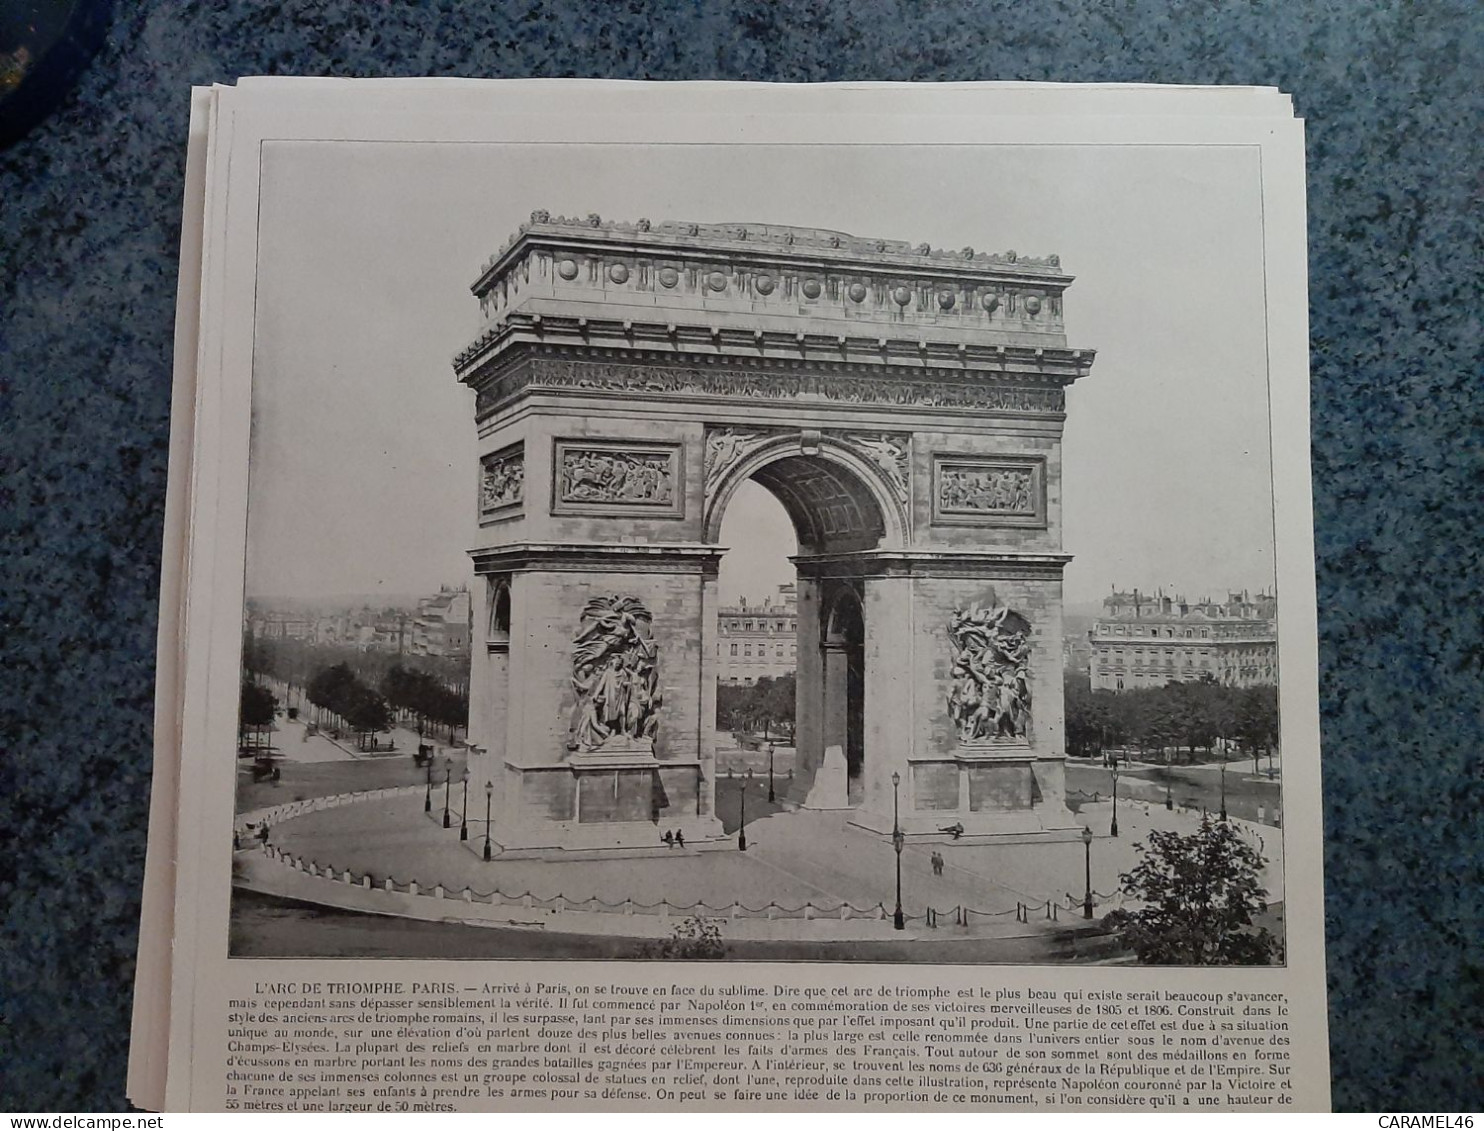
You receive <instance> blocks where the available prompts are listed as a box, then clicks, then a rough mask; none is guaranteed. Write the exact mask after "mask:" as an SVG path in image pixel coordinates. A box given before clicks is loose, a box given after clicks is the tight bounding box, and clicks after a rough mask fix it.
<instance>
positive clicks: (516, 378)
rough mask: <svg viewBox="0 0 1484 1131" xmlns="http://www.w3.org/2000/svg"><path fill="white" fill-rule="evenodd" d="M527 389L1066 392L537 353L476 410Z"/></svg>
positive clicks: (952, 395) (1013, 405)
mask: <svg viewBox="0 0 1484 1131" xmlns="http://www.w3.org/2000/svg"><path fill="white" fill-rule="evenodd" d="M528 389H550V390H556V391H561V390H572V391H576V392H604V393H622V394H633V395H639V396H645V395H649V396H708V397H725V398H728V399H741V400H767V401H776V400H801V401H824V402H836V403H843V404H861V405H895V406H908V405H914V406H920V407H925V408H952V409H976V410H978V411H981V412H1007V413H1061V412H1065V411H1066V393H1065V390H1063V389H1062V388H1060V387H1059V386H1051V387H1047V386H1023V385H1009V384H1001V383H999V382H996V381H982V380H981V381H973V382H971V381H944V380H933V379H917V378H913V379H901V378H891V377H876V376H869V377H866V376H862V377H851V376H846V375H844V374H841V373H833V372H828V371H813V370H802V371H792V372H790V371H778V370H759V371H756V372H752V371H748V370H738V369H712V368H706V369H698V368H692V367H682V366H676V367H670V366H658V365H624V364H612V363H607V362H578V361H568V360H564V359H563V360H556V359H545V358H542V359H538V360H535V361H532V362H530V363H529V364H526V365H523V366H521V367H519V368H518V369H516V370H515V371H513V372H511V373H509V374H507V375H506V376H505V377H503V378H502V379H501V380H500V381H499V382H498V383H497V384H494V385H492V386H489V387H487V388H485V389H483V390H481V391H480V393H479V400H478V405H477V412H478V414H479V415H480V416H484V415H487V414H488V413H490V412H493V411H494V410H495V408H496V407H497V406H498V405H500V404H501V403H503V402H504V401H505V400H507V399H509V398H510V397H513V396H515V395H517V394H519V393H521V392H524V391H525V390H528Z"/></svg>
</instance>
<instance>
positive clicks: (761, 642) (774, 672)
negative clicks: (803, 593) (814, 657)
mask: <svg viewBox="0 0 1484 1131" xmlns="http://www.w3.org/2000/svg"><path fill="white" fill-rule="evenodd" d="M798 612H799V609H798V592H797V589H796V587H795V586H794V585H793V584H791V583H790V584H785V585H780V586H779V587H778V591H777V592H776V593H772V594H769V595H767V596H765V597H763V598H762V599H761V600H754V599H749V598H747V597H742V598H739V600H738V603H737V604H736V605H732V606H728V607H725V608H723V609H721V610H720V611H719V612H718V614H717V621H718V627H719V629H720V637H719V639H718V641H717V645H716V648H717V655H718V657H719V659H720V661H721V662H720V664H719V667H718V672H717V679H718V681H719V682H721V683H730V684H747V685H750V684H754V683H756V682H757V681H758V680H759V679H760V678H762V677H764V676H767V677H770V678H777V677H778V676H781V675H792V674H793V671H794V667H795V665H796V663H797V658H798V645H797V644H796V643H795V641H796V639H797V637H796V634H795V629H796V628H797V627H798Z"/></svg>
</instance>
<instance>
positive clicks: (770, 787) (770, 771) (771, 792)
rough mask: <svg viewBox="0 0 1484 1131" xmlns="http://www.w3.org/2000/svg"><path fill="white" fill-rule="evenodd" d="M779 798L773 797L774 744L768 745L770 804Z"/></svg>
mask: <svg viewBox="0 0 1484 1131" xmlns="http://www.w3.org/2000/svg"><path fill="white" fill-rule="evenodd" d="M776 800H777V798H775V797H774V796H773V744H772V743H771V742H770V743H768V804H769V805H772V804H773V802H774V801H776Z"/></svg>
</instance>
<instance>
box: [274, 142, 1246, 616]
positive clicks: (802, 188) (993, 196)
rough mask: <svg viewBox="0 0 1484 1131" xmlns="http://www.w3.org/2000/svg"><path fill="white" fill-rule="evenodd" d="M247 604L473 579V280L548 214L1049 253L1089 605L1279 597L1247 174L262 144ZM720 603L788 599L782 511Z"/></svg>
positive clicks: (1187, 159) (1146, 150) (1137, 164)
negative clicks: (1063, 334)
mask: <svg viewBox="0 0 1484 1131" xmlns="http://www.w3.org/2000/svg"><path fill="white" fill-rule="evenodd" d="M262 186H263V188H262V200H261V210H260V216H261V230H260V231H261V234H260V243H259V279H258V314H257V325H256V338H255V353H254V391H253V438H252V467H251V478H250V488H249V517H248V537H249V543H248V571H247V593H248V596H249V597H258V598H263V599H282V598H291V599H295V600H299V601H332V600H336V599H340V598H346V597H357V598H361V597H374V596H376V595H384V596H387V597H389V598H391V597H403V596H406V595H409V594H418V593H425V592H430V591H436V590H437V588H438V587H439V586H440V585H442V584H455V583H460V582H465V581H467V580H468V578H469V576H470V566H469V560H468V557H467V555H466V554H465V550H466V549H467V548H468V546H469V543H470V540H471V538H473V537H474V531H473V525H472V523H471V521H470V516H471V515H472V514H473V513H474V486H475V476H474V474H473V473H472V470H471V469H472V468H473V466H474V462H475V454H474V452H475V435H474V425H473V404H472V394H470V393H469V392H468V391H467V390H465V389H464V388H463V387H462V386H460V385H459V384H458V382H457V381H456V380H455V379H454V376H453V371H452V367H451V363H450V359H451V357H452V355H453V354H454V353H455V352H456V351H457V350H459V349H460V348H462V347H463V346H464V345H466V344H467V343H468V342H469V341H470V340H471V339H472V337H473V335H474V333H475V331H476V329H477V324H478V318H479V311H478V305H477V303H476V301H475V299H474V298H473V296H472V295H471V294H470V292H469V285H470V284H471V283H472V282H473V280H474V279H475V277H476V276H477V275H478V273H479V271H480V269H481V267H482V265H483V263H484V262H485V260H486V259H488V257H489V256H490V255H491V254H492V253H493V252H494V251H495V250H496V249H497V248H498V247H499V246H500V245H501V244H502V243H503V242H504V241H505V240H506V238H507V237H508V236H510V235H511V234H512V233H513V232H514V231H515V230H516V228H517V227H518V226H519V225H520V223H521V222H522V221H524V220H526V219H527V218H529V216H530V213H531V211H532V210H533V209H536V208H544V209H548V210H549V211H550V212H552V213H553V214H558V215H560V214H565V215H586V214H588V213H590V212H597V213H599V214H601V215H603V216H605V217H613V218H617V219H628V220H632V219H637V218H639V217H641V216H642V217H648V218H650V219H652V220H655V221H659V220H664V219H675V220H697V221H703V222H719V221H742V222H749V223H776V224H793V225H799V226H806V227H820V228H830V229H836V230H842V231H847V232H851V233H852V234H855V235H859V236H868V237H880V238H885V239H901V240H907V241H909V242H911V243H913V244H916V243H920V242H928V243H931V244H932V245H933V246H934V247H948V248H959V247H963V246H965V245H968V246H972V247H975V248H979V249H981V250H986V251H993V250H1005V249H1010V248H1014V249H1016V250H1017V251H1019V252H1021V253H1022V254H1027V255H1036V256H1040V255H1046V254H1050V253H1057V254H1059V255H1060V256H1061V257H1062V264H1063V268H1064V269H1065V270H1066V271H1068V272H1069V273H1071V274H1073V275H1075V276H1076V277H1077V279H1076V282H1075V283H1074V284H1073V285H1072V287H1071V289H1070V290H1069V292H1068V295H1067V300H1066V322H1067V331H1068V340H1069V344H1070V345H1071V346H1073V347H1090V348H1095V349H1097V351H1098V358H1097V361H1096V363H1095V364H1094V366H1093V368H1092V374H1091V376H1090V377H1089V378H1087V379H1086V380H1084V381H1081V382H1079V383H1078V384H1077V385H1075V386H1074V387H1073V388H1072V389H1071V390H1070V391H1069V394H1068V419H1067V425H1066V433H1065V440H1064V447H1063V461H1064V482H1063V499H1064V516H1063V542H1064V546H1065V549H1066V550H1067V552H1068V553H1071V554H1073V555H1074V560H1073V562H1072V564H1071V565H1070V566H1069V567H1068V569H1067V574H1066V588H1065V598H1066V601H1067V602H1068V604H1069V605H1079V604H1085V603H1088V602H1092V601H1095V600H1097V599H1099V598H1100V597H1102V596H1103V595H1105V594H1106V593H1107V592H1108V591H1109V589H1110V588H1111V587H1114V586H1117V587H1118V588H1127V589H1131V588H1133V587H1135V586H1138V587H1140V588H1143V589H1146V590H1152V589H1155V588H1157V587H1159V586H1164V587H1166V588H1168V589H1173V590H1176V591H1179V592H1183V593H1185V594H1186V595H1188V596H1190V597H1192V598H1194V597H1198V596H1203V595H1206V594H1208V593H1209V594H1213V595H1214V594H1220V593H1223V592H1224V591H1225V590H1226V589H1227V588H1231V589H1242V588H1248V589H1258V588H1262V587H1267V586H1271V585H1272V583H1273V548H1272V539H1273V534H1272V529H1273V526H1272V502H1271V483H1270V458H1269V447H1268V419H1267V413H1268V404H1267V386H1266V382H1267V372H1266V353H1265V343H1264V308H1263V301H1264V299H1263V285H1262V284H1263V280H1262V259H1261V254H1262V252H1261V208H1260V199H1259V195H1258V190H1259V183H1258V165H1257V158H1256V154H1255V152H1254V151H1252V150H1249V149H1241V148H1236V147H1231V148H1215V147H1201V148H1195V147H1152V146H1108V147H1087V146H1082V147H1069V146H1036V147H1005V146H996V147H988V146H986V147H982V148H976V147H964V146H958V147H952V148H949V147H893V148H891V149H883V148H863V147H843V146H842V147H831V146H811V147H807V148H803V147H793V148H789V147H781V146H778V147H773V146H755V147H748V148H747V149H746V150H745V151H744V150H742V149H739V148H738V147H732V146H693V145H671V146H632V147H631V146H616V145H615V146H587V147H583V146H575V145H550V146H530V145H396V144H388V143H346V142H337V143H293V144H285V143H278V144H270V145H268V146H266V147H265V151H264V161H263V180H262ZM722 536H723V541H724V542H725V543H726V544H728V545H730V546H732V547H733V549H732V550H731V552H730V553H729V554H728V556H727V559H726V561H725V563H724V570H723V575H722V590H723V593H722V595H723V599H725V600H728V601H730V600H734V599H735V598H737V597H738V596H748V597H751V598H761V597H762V596H764V595H765V594H767V593H769V592H772V591H773V590H774V588H775V587H776V585H777V584H779V583H780V582H782V581H785V580H788V579H789V578H790V577H791V568H790V567H789V565H788V563H787V561H786V555H787V554H789V553H792V552H794V549H795V546H794V543H793V538H792V532H791V531H790V530H789V527H788V523H787V519H786V518H785V517H784V516H783V514H782V510H781V508H780V507H778V505H777V504H776V503H775V502H774V501H773V500H772V499H771V497H770V496H768V495H767V493H766V491H764V490H763V489H761V488H756V489H755V490H752V491H748V492H742V493H739V494H738V496H737V497H736V499H735V500H734V502H733V504H732V506H731V508H730V509H729V513H728V514H727V516H726V520H725V525H724V528H723V532H722Z"/></svg>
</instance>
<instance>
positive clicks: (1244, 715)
mask: <svg viewBox="0 0 1484 1131" xmlns="http://www.w3.org/2000/svg"><path fill="white" fill-rule="evenodd" d="M1235 715H1236V738H1237V740H1238V741H1239V742H1241V744H1242V745H1243V746H1244V747H1245V748H1246V749H1247V752H1248V753H1249V754H1251V755H1252V764H1253V767H1254V768H1256V766H1257V757H1258V754H1259V753H1262V754H1266V753H1268V752H1270V751H1271V750H1272V749H1273V747H1274V746H1276V745H1277V744H1278V689H1277V688H1276V687H1272V686H1270V685H1265V686H1261V687H1249V688H1246V689H1245V690H1243V691H1242V692H1241V698H1240V699H1239V700H1238V702H1237V707H1236V711H1235Z"/></svg>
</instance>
